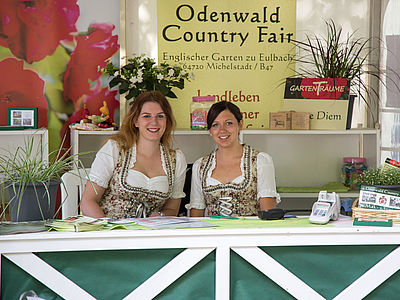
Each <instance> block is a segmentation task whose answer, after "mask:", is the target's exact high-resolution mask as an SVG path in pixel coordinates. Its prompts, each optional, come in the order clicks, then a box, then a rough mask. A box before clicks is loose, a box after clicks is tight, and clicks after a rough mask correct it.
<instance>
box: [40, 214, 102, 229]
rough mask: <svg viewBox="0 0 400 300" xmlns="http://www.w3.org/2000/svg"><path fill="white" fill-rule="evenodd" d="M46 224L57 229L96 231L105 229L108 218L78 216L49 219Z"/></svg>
mask: <svg viewBox="0 0 400 300" xmlns="http://www.w3.org/2000/svg"><path fill="white" fill-rule="evenodd" d="M45 225H46V226H47V227H49V228H50V230H56V231H75V232H78V231H94V230H100V229H103V228H104V226H105V225H107V220H102V219H94V218H90V217H86V216H76V217H70V218H67V219H64V220H48V221H46V223H45Z"/></svg>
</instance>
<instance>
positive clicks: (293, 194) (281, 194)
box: [279, 191, 360, 199]
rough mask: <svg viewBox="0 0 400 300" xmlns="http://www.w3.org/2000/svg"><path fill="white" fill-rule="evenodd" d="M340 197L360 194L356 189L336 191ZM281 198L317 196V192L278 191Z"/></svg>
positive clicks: (355, 196) (354, 196) (352, 196)
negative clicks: (342, 191)
mask: <svg viewBox="0 0 400 300" xmlns="http://www.w3.org/2000/svg"><path fill="white" fill-rule="evenodd" d="M338 194H339V196H340V198H341V199H345V198H357V197H358V196H359V194H360V192H358V191H352V192H347V193H338ZM279 195H280V196H281V197H282V198H315V199H317V198H318V193H279Z"/></svg>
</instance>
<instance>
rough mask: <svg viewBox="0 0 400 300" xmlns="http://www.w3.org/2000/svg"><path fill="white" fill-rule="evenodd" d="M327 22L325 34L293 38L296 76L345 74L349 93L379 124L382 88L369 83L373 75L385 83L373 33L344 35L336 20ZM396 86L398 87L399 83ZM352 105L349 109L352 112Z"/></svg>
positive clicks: (338, 76)
mask: <svg viewBox="0 0 400 300" xmlns="http://www.w3.org/2000/svg"><path fill="white" fill-rule="evenodd" d="M325 24H326V36H320V35H315V34H311V35H306V37H305V40H304V41H299V40H293V41H292V42H293V44H294V45H295V47H296V50H297V51H296V57H295V59H294V60H293V61H292V62H291V63H296V64H297V67H298V68H297V69H296V70H293V71H294V72H295V74H296V75H295V76H297V77H302V78H334V79H338V78H345V79H346V80H347V81H348V82H350V95H353V97H354V96H357V97H358V99H360V100H362V102H363V103H364V104H365V106H366V108H367V110H368V111H369V112H370V115H371V117H372V121H373V123H374V125H375V126H378V124H376V122H377V119H378V118H377V112H378V109H377V108H378V106H379V89H378V88H375V87H374V86H373V85H372V84H370V83H371V82H372V81H373V80H371V79H374V80H376V81H377V82H379V83H382V84H383V85H384V86H386V82H385V77H383V76H382V75H383V70H382V69H381V68H380V66H379V63H372V62H371V60H370V57H371V55H372V54H373V53H374V51H376V50H378V49H375V48H374V47H372V46H371V42H372V38H371V37H368V38H363V37H356V32H353V33H351V34H347V35H345V34H344V33H343V30H342V28H341V27H338V26H337V25H336V24H335V22H334V21H333V20H328V21H326V22H325ZM395 74H397V73H395ZM397 76H398V75H397ZM398 78H400V77H399V76H398ZM395 86H396V87H397V84H396V83H395ZM351 99H352V100H354V98H351ZM373 99H375V100H376V101H373ZM350 102H351V101H350ZM350 105H351V103H349V108H350V109H352V106H351V107H350ZM350 109H349V113H352V111H351V110H350ZM350 116H351V114H350Z"/></svg>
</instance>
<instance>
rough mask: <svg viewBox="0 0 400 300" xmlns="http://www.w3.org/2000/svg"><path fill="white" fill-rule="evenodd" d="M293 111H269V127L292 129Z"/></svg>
mask: <svg viewBox="0 0 400 300" xmlns="http://www.w3.org/2000/svg"><path fill="white" fill-rule="evenodd" d="M290 114H291V112H290V111H279V112H270V113H269V129H273V130H288V129H291V117H290Z"/></svg>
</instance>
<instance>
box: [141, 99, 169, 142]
mask: <svg viewBox="0 0 400 300" xmlns="http://www.w3.org/2000/svg"><path fill="white" fill-rule="evenodd" d="M166 124H167V117H166V115H165V113H164V111H163V110H162V108H161V106H160V104H158V103H157V102H146V103H144V104H143V107H142V110H141V111H140V114H139V117H138V119H137V120H136V122H135V126H136V127H137V128H139V137H140V138H139V139H141V138H143V139H146V140H151V141H155V140H157V141H160V140H161V138H162V136H163V134H164V132H165V128H166Z"/></svg>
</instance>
